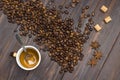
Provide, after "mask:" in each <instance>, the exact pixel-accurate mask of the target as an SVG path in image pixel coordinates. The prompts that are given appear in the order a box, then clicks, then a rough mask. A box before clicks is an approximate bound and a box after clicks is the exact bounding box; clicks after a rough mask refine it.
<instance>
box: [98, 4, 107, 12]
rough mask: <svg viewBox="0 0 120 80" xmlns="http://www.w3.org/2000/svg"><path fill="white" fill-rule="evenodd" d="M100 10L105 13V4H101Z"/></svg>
mask: <svg viewBox="0 0 120 80" xmlns="http://www.w3.org/2000/svg"><path fill="white" fill-rule="evenodd" d="M100 10H101V11H102V12H104V13H105V12H107V10H108V8H107V7H106V6H105V5H103V6H102V7H101V8H100Z"/></svg>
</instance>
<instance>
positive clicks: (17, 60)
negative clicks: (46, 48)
mask: <svg viewBox="0 0 120 80" xmlns="http://www.w3.org/2000/svg"><path fill="white" fill-rule="evenodd" d="M25 48H26V49H27V48H30V49H34V50H35V51H36V52H37V54H38V57H39V59H38V62H37V64H36V65H35V66H34V67H32V68H26V67H24V66H23V65H22V64H21V62H20V55H21V53H22V51H23V48H20V49H19V50H18V52H17V55H16V62H17V64H18V66H19V67H20V68H22V69H24V70H33V69H35V68H36V67H38V65H39V64H40V62H41V55H40V52H39V50H38V49H37V48H35V47H34V46H30V45H28V46H25Z"/></svg>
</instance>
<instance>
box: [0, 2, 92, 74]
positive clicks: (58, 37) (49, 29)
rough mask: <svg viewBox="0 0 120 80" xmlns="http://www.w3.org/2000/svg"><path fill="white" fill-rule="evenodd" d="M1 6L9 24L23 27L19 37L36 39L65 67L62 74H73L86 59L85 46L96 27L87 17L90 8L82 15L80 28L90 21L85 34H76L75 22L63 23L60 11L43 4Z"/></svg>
mask: <svg viewBox="0 0 120 80" xmlns="http://www.w3.org/2000/svg"><path fill="white" fill-rule="evenodd" d="M74 1H75V2H74ZM0 3H1V4H3V6H2V7H0V9H1V10H2V11H3V13H4V14H5V15H7V18H8V21H9V22H10V23H17V24H18V25H20V28H19V34H20V35H21V36H29V37H30V38H31V37H33V36H34V38H33V41H34V42H35V43H36V44H37V45H39V47H40V49H41V50H46V51H48V52H49V53H48V55H49V56H50V58H51V60H53V61H55V62H57V63H58V64H59V65H60V66H61V71H60V72H68V71H69V72H72V71H73V70H74V67H75V66H76V65H77V64H78V61H79V60H82V59H83V57H84V55H83V54H82V51H83V46H84V43H85V42H86V41H87V40H88V38H89V34H90V32H91V31H92V27H91V25H92V24H93V23H94V22H93V20H92V18H91V14H87V15H86V14H85V11H86V10H87V9H88V8H89V6H86V7H85V9H83V10H82V14H81V15H80V19H79V23H78V27H79V28H81V26H82V20H83V18H84V19H86V18H89V19H88V23H87V24H86V27H85V29H84V31H83V32H82V31H77V30H76V31H75V30H74V26H73V25H74V19H72V18H65V19H62V14H61V12H60V11H59V9H56V8H55V7H52V8H46V7H45V6H44V5H43V3H42V2H41V1H40V0H29V1H26V2H22V1H20V0H2V1H1V2H0ZM73 3H74V4H77V3H78V0H73ZM92 16H93V15H92Z"/></svg>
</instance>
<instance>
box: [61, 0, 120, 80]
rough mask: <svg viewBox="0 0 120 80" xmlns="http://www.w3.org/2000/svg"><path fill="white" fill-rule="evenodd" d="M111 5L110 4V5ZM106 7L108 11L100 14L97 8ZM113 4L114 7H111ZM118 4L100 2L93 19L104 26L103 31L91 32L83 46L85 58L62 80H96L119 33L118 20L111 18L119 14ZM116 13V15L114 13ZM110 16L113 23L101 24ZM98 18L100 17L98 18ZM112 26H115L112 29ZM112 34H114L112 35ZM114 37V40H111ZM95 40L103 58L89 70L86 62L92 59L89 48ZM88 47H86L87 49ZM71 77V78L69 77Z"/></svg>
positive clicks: (107, 0) (91, 52)
mask: <svg viewBox="0 0 120 80" xmlns="http://www.w3.org/2000/svg"><path fill="white" fill-rule="evenodd" d="M110 3H112V4H110ZM104 4H105V5H106V6H109V5H110V7H109V11H108V12H107V13H106V14H103V13H102V12H100V11H99V8H100V7H101V6H102V5H104ZM113 4H114V6H113ZM118 4H119V1H118V0H117V1H116V3H115V2H114V1H112V2H111V0H106V1H102V2H100V5H99V6H98V7H97V8H96V10H95V12H96V17H95V18H94V20H95V22H96V23H99V24H100V25H102V26H104V27H103V30H102V31H100V32H98V33H96V32H93V33H92V34H91V36H90V38H91V39H90V40H89V41H88V43H87V44H86V45H85V52H84V54H85V57H84V59H83V61H82V62H81V63H80V64H79V65H77V66H76V67H77V68H76V71H75V72H73V73H72V74H69V73H68V74H66V75H65V76H64V78H63V80H67V79H68V80H79V79H81V80H96V78H97V76H98V74H99V71H100V70H101V66H102V64H103V63H104V61H105V59H106V58H107V55H108V53H109V51H110V50H111V47H112V45H113V44H114V42H115V39H116V37H117V35H118V33H119V31H120V27H118V26H119V25H120V24H119V18H118V17H117V18H116V17H115V16H113V15H119V13H117V10H118ZM113 10H114V11H113ZM115 11H116V13H115ZM107 15H110V16H112V19H113V21H112V22H111V23H109V24H107V25H106V24H105V23H104V22H103V19H104V17H105V16H107ZM98 16H100V17H98ZM113 25H115V26H114V27H113ZM113 32H114V33H113ZM113 37H114V38H113ZM94 40H97V41H98V42H100V44H101V48H100V50H101V51H102V52H103V56H104V57H103V58H102V60H100V61H99V62H98V64H97V65H96V66H95V67H94V68H91V67H90V66H88V65H87V62H88V61H89V59H90V58H91V57H92V54H93V50H91V47H90V46H89V45H90V43H91V41H94ZM87 46H88V47H87ZM70 76H71V77H70Z"/></svg>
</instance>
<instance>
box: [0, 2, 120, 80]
mask: <svg viewBox="0 0 120 80" xmlns="http://www.w3.org/2000/svg"><path fill="white" fill-rule="evenodd" d="M42 1H43V2H44V4H45V5H47V2H48V1H49V0H42ZM70 1H71V0H56V4H57V5H56V6H57V7H58V5H59V4H60V5H63V6H64V5H66V4H68V3H69V2H70ZM85 5H89V6H90V9H89V10H88V11H87V13H91V12H92V11H95V13H96V15H95V18H94V21H95V23H98V24H100V25H101V26H102V30H101V31H100V32H95V31H93V32H92V33H91V35H90V39H89V40H88V41H87V43H86V44H85V46H84V52H83V54H84V55H85V56H84V59H83V61H80V62H79V64H78V65H77V66H76V67H75V70H74V72H73V73H65V74H64V73H63V74H59V70H60V69H59V68H60V67H59V66H58V64H57V63H55V62H53V61H51V60H50V58H49V56H48V55H47V52H43V51H40V53H41V55H42V61H41V63H40V65H39V67H37V68H36V69H35V70H32V71H24V70H22V69H21V68H19V67H18V66H17V64H16V61H15V58H12V57H11V56H10V54H11V52H12V51H17V50H18V49H19V48H20V45H19V44H18V42H17V41H16V39H15V36H14V35H15V33H14V29H16V27H17V25H16V24H10V23H8V21H7V17H6V16H5V15H4V14H3V13H2V12H0V80H120V63H119V57H120V6H119V5H120V0H80V4H78V6H77V7H76V8H71V9H69V12H70V14H69V15H63V17H66V16H67V17H69V16H70V17H73V18H74V20H75V26H76V25H77V20H78V18H79V15H80V13H81V8H82V7H83V6H85ZM102 5H106V6H107V7H108V8H109V9H108V11H107V13H105V14H104V13H102V12H101V11H100V7H101V6H102ZM64 10H65V9H64ZM108 15H110V16H111V17H112V22H110V23H108V24H105V23H104V22H103V19H104V18H105V17H106V16H108ZM85 22H86V21H85ZM23 40H24V42H25V43H26V44H27V45H33V46H35V47H37V48H38V49H39V47H38V46H37V45H36V44H35V43H33V42H32V39H29V38H28V37H27V38H25V37H23ZM95 40H97V41H98V42H99V43H100V44H101V47H100V50H101V51H102V54H103V57H102V59H101V60H100V61H99V62H98V64H97V65H96V66H95V67H93V68H91V67H90V66H89V65H87V62H88V61H89V59H90V58H91V57H92V55H93V50H92V49H91V47H90V46H89V45H90V43H91V42H92V41H95Z"/></svg>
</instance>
